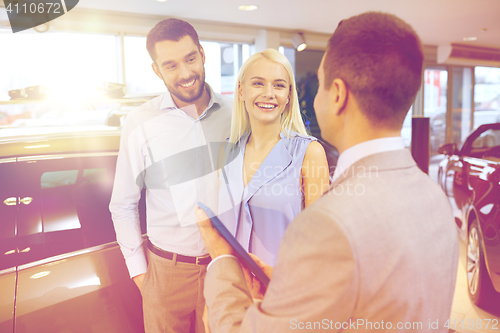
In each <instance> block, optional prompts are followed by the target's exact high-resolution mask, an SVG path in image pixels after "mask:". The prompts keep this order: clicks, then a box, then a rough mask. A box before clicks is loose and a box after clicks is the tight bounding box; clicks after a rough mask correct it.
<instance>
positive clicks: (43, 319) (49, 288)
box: [0, 126, 145, 333]
mask: <svg viewBox="0 0 500 333" xmlns="http://www.w3.org/2000/svg"><path fill="white" fill-rule="evenodd" d="M119 142H120V129H119V128H113V127H104V126H102V127H95V128H94V127H91V128H89V127H78V128H73V127H71V128H66V127H64V128H48V129H47V128H27V129H22V128H15V129H6V128H3V129H0V184H1V186H0V194H1V196H0V288H1V292H0V332H14V333H21V332H54V333H55V332H77V331H78V332H130V333H132V332H133V333H135V332H143V331H144V324H143V317H142V299H141V295H140V292H139V289H138V288H137V287H136V286H135V284H134V282H133V281H132V280H131V279H130V276H129V273H128V271H127V268H126V265H125V261H124V259H123V255H122V253H121V251H120V248H119V245H118V244H117V242H116V236H115V232H114V228H113V223H112V220H111V214H110V212H109V209H108V205H109V201H110V197H111V191H112V187H113V179H114V173H115V167H116V158H117V154H118V148H119ZM144 209H145V205H144V200H143V199H141V202H140V215H141V226H142V231H143V233H145V219H144V216H145V214H144Z"/></svg>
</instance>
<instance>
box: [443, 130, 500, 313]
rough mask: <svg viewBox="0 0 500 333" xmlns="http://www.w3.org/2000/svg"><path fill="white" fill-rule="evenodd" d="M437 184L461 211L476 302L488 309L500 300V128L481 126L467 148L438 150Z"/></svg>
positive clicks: (459, 223)
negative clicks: (492, 303) (441, 156)
mask: <svg viewBox="0 0 500 333" xmlns="http://www.w3.org/2000/svg"><path fill="white" fill-rule="evenodd" d="M439 153H440V154H444V155H446V158H445V159H443V160H442V161H441V163H440V164H439V171H438V183H439V185H440V186H441V188H442V189H443V190H444V192H445V193H446V195H447V196H448V197H449V198H450V200H451V201H452V206H456V208H457V209H458V211H459V212H460V214H459V215H460V216H459V217H457V218H456V223H457V226H458V227H459V228H460V230H461V234H462V236H463V237H465V238H466V243H467V251H466V252H467V258H466V260H467V284H468V290H469V296H470V298H471V300H472V301H473V302H474V303H475V304H476V305H478V306H483V307H484V306H487V305H489V304H490V303H491V302H493V301H496V299H498V297H499V296H500V295H499V294H498V293H500V123H493V124H485V125H481V126H480V127H479V128H477V129H476V130H475V131H474V132H472V133H471V134H470V136H469V137H468V138H467V139H466V140H465V142H464V144H463V146H462V148H461V149H460V150H459V149H457V146H456V144H454V143H448V144H445V145H443V146H441V147H440V148H439Z"/></svg>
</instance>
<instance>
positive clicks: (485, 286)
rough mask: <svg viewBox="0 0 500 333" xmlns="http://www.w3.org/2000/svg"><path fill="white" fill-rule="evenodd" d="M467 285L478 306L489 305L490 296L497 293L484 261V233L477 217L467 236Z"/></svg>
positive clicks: (473, 300) (472, 298)
mask: <svg viewBox="0 0 500 333" xmlns="http://www.w3.org/2000/svg"><path fill="white" fill-rule="evenodd" d="M467 285H468V287H469V288H468V289H469V296H470V298H471V300H472V302H473V303H474V304H476V305H477V306H485V305H487V303H488V299H489V297H492V296H493V295H494V294H495V290H494V289H493V285H492V284H491V280H490V277H489V275H488V271H487V269H486V263H485V262H484V253H483V246H482V235H481V231H480V230H479V227H478V222H477V219H474V221H472V224H471V226H470V228H469V235H468V237H467Z"/></svg>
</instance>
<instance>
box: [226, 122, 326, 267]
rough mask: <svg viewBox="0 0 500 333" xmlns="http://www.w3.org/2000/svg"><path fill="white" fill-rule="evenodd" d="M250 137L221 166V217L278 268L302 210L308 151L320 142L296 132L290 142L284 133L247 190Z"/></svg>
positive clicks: (241, 239)
mask: <svg viewBox="0 0 500 333" xmlns="http://www.w3.org/2000/svg"><path fill="white" fill-rule="evenodd" d="M249 136H250V134H249V133H247V134H245V135H243V136H242V137H241V139H240V140H239V141H238V143H236V145H235V146H234V147H233V148H232V149H231V153H230V154H229V158H228V161H229V162H227V163H226V164H225V165H224V167H223V172H222V173H221V183H222V185H221V189H220V192H219V214H218V215H219V218H220V219H221V221H222V222H223V223H224V225H225V226H226V227H227V228H228V229H229V231H231V233H232V234H233V235H234V236H235V237H236V239H237V240H238V241H239V243H240V244H241V245H242V246H243V248H244V249H245V250H247V251H248V252H251V253H254V254H255V255H257V256H258V257H259V258H261V259H262V260H263V261H264V262H265V263H266V264H268V265H271V266H274V264H275V263H276V258H277V256H278V249H279V246H280V242H281V238H282V237H283V234H284V233H285V229H286V227H287V226H288V225H289V224H290V222H291V221H292V220H293V219H294V218H295V216H297V214H299V213H300V211H301V210H302V209H303V208H304V194H303V192H302V189H301V186H300V177H301V169H302V163H303V161H304V156H305V153H306V150H307V147H308V146H309V144H310V143H311V142H312V141H315V140H316V139H315V138H314V137H310V136H304V135H300V134H298V133H295V132H291V133H290V135H289V138H287V137H286V136H285V134H284V133H280V137H281V140H280V141H278V142H277V143H276V145H275V146H274V147H273V149H272V150H271V152H270V153H269V154H268V155H267V156H266V158H265V159H264V161H263V162H262V164H261V165H260V167H259V169H258V170H257V171H256V172H255V175H254V176H253V177H252V179H251V180H250V182H249V183H248V184H247V186H246V187H245V186H244V182H243V158H244V154H245V146H246V143H247V141H248V138H249ZM226 149H227V147H226Z"/></svg>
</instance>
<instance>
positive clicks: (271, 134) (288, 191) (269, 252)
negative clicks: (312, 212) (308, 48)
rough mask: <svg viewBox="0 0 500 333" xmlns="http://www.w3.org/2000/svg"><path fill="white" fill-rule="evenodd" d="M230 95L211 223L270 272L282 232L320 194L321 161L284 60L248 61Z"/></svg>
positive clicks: (260, 56) (266, 54) (324, 182)
mask: <svg viewBox="0 0 500 333" xmlns="http://www.w3.org/2000/svg"><path fill="white" fill-rule="evenodd" d="M235 91H236V96H235V99H234V109H233V116H232V123H231V134H230V138H229V143H228V145H226V149H225V163H224V168H223V169H222V170H223V172H222V177H221V178H222V180H223V181H222V187H221V191H220V197H219V217H220V218H221V220H222V221H223V223H224V224H225V225H226V226H227V227H228V229H229V230H230V231H231V232H232V233H233V234H234V235H235V237H236V238H237V239H238V241H239V242H240V243H241V245H242V246H243V247H244V248H245V249H246V250H247V251H249V252H251V253H254V254H255V255H257V256H258V257H260V258H261V259H262V260H263V261H264V262H265V263H266V264H268V265H272V266H273V265H274V263H275V261H276V257H277V254H278V248H279V244H280V242H281V238H282V236H283V234H284V232H285V229H286V227H287V226H288V224H289V223H290V222H291V221H292V220H293V218H294V217H295V216H296V215H297V214H299V213H300V211H301V210H302V209H304V208H305V207H307V206H308V205H310V204H311V203H312V202H314V201H315V200H316V199H318V198H319V197H320V196H321V195H322V194H323V192H324V191H325V190H326V189H327V188H328V185H329V178H328V165H327V161H326V155H325V151H324V149H323V147H322V146H321V145H320V144H319V143H318V142H317V141H316V139H315V138H313V137H311V136H308V135H307V133H306V129H305V126H304V123H303V121H302V117H301V115H300V110H299V104H298V97H297V91H296V86H295V78H294V74H293V70H292V67H291V65H290V63H289V62H288V60H287V58H286V57H285V56H284V55H282V54H281V53H279V52H278V51H276V50H273V49H267V50H265V51H262V52H259V53H256V54H254V55H252V56H251V57H250V58H248V60H247V61H246V62H245V63H244V64H243V66H242V67H241V69H240V73H239V77H238V82H237V84H236V90H235Z"/></svg>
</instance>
